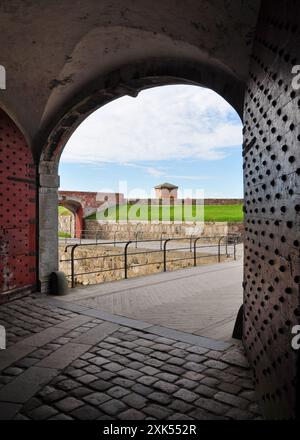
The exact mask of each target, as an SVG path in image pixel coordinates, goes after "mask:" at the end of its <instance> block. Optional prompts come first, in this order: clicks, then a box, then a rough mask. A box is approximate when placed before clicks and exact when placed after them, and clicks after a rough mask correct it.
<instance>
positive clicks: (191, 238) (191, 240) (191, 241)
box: [190, 234, 193, 252]
mask: <svg viewBox="0 0 300 440" xmlns="http://www.w3.org/2000/svg"><path fill="white" fill-rule="evenodd" d="M192 243H193V234H191V236H190V252H192V247H193V245H192Z"/></svg>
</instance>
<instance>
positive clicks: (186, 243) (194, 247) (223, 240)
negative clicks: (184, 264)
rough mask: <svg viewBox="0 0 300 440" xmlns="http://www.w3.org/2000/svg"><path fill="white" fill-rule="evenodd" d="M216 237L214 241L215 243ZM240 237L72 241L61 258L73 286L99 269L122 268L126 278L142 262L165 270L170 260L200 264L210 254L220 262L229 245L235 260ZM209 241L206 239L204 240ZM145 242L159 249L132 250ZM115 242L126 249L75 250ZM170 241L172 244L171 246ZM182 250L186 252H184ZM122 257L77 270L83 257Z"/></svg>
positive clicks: (227, 251) (100, 270)
mask: <svg viewBox="0 0 300 440" xmlns="http://www.w3.org/2000/svg"><path fill="white" fill-rule="evenodd" d="M201 240H202V244H200V241H201ZM213 241H215V243H213ZM239 241H240V237H239V235H226V236H225V235H224V236H220V237H202V236H198V237H194V236H191V237H190V238H188V237H180V238H165V239H162V236H161V238H160V239H158V240H152V239H149V240H139V241H138V240H137V238H136V239H135V240H128V241H115V240H113V241H107V242H104V243H103V242H102V243H76V244H69V245H67V246H66V247H65V252H66V253H67V252H68V251H69V250H70V258H67V259H62V260H60V262H64V263H70V268H71V271H70V273H69V274H66V276H67V277H68V278H70V279H71V287H72V288H74V287H75V286H76V277H78V276H81V275H89V274H96V273H102V272H107V271H117V270H121V271H123V273H124V278H125V279H127V278H128V276H129V270H130V269H133V268H136V267H142V266H149V265H153V264H155V265H162V267H163V271H164V272H166V271H167V269H168V263H174V262H176V261H188V260H192V262H193V263H192V264H193V266H194V267H196V266H197V262H198V260H199V259H200V258H208V257H217V259H218V262H219V263H220V262H221V258H222V256H223V255H224V256H226V257H229V256H230V255H231V254H230V249H231V248H232V255H233V259H234V260H236V245H237V243H238V242H239ZM174 242H182V243H183V247H182V246H180V247H170V244H171V243H174ZM205 242H206V243H205ZM138 243H139V244H142V243H146V244H147V243H148V244H151V245H153V244H154V243H157V244H158V248H157V249H149V248H146V247H144V249H145V250H144V251H142V250H141V249H143V248H142V247H139V250H134V251H133V252H130V245H132V244H135V249H137V244H138ZM116 244H118V245H120V246H121V247H123V246H124V248H122V250H123V252H120V253H112V254H110V253H109V254H105V255H96V256H94V255H93V256H84V257H78V258H75V252H76V250H77V249H78V248H82V247H86V248H88V247H89V246H105V247H106V246H108V247H112V249H114V248H115V247H116ZM168 245H169V247H168ZM214 248H215V249H216V252H215V253H214ZM222 248H224V250H225V252H224V253H222ZM200 249H202V250H203V249H209V251H206V252H207V253H206V254H204V255H203V254H202V253H201V254H200V253H199V250H200ZM183 251H185V252H186V253H185V254H184V253H183ZM171 252H182V257H181V256H180V257H179V258H172V259H168V253H171ZM154 253H158V254H162V260H160V261H153V262H148V261H147V262H146V263H136V264H133V263H130V262H129V257H133V256H137V255H143V254H145V255H149V254H154ZM114 257H119V258H121V260H122V261H123V264H122V265H121V266H120V267H110V268H107V269H104V268H100V269H99V270H93V271H90V272H76V271H75V262H76V261H82V260H104V259H105V258H110V259H111V258H114Z"/></svg>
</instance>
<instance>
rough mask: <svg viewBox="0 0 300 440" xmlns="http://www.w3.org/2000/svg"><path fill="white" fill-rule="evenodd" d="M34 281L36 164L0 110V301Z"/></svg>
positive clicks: (30, 285)
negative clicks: (4, 295)
mask: <svg viewBox="0 0 300 440" xmlns="http://www.w3.org/2000/svg"><path fill="white" fill-rule="evenodd" d="M35 284H36V172H35V166H34V162H33V158H32V154H31V150H30V148H29V147H28V145H27V144H26V141H25V139H24V136H23V135H22V133H21V132H20V130H19V129H18V128H17V127H16V125H15V124H14V123H13V121H12V120H11V119H10V118H9V117H8V116H7V115H6V114H5V113H4V112H3V111H0V301H1V297H2V295H3V294H6V293H11V294H12V293H17V292H22V291H25V290H33V289H34V288H35ZM2 298H3V297H2Z"/></svg>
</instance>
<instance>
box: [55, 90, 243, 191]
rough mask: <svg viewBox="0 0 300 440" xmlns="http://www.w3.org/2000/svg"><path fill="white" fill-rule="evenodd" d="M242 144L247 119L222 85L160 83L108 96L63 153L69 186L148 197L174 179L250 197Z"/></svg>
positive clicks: (185, 185) (64, 185)
mask: <svg viewBox="0 0 300 440" xmlns="http://www.w3.org/2000/svg"><path fill="white" fill-rule="evenodd" d="M241 145H242V123H241V121H240V119H239V117H238V115H237V113H236V112H235V110H233V109H232V107H231V106H230V105H229V104H228V103H227V102H226V101H225V100H224V99H223V98H221V97H220V96H219V95H217V94H216V93H215V92H213V91H211V90H209V89H204V88H201V87H197V86H187V85H177V86H164V87H156V88H153V89H149V90H145V91H143V92H141V93H140V94H139V96H138V97H137V98H131V97H128V96H126V97H123V98H120V99H118V100H116V101H114V102H112V103H110V104H107V105H106V106H104V107H102V108H101V109H99V110H97V111H96V112H94V113H93V114H92V115H90V116H89V117H88V118H87V119H86V120H85V121H84V122H83V123H82V124H81V125H80V126H79V127H78V128H77V130H76V131H75V132H74V133H73V135H72V136H71V138H70V140H69V141H68V143H67V145H66V147H65V150H64V152H63V155H62V158H61V162H60V170H59V171H60V178H61V189H64V190H77V191H114V192H115V191H121V192H125V196H127V197H128V196H129V197H147V196H151V195H152V196H153V192H152V191H153V187H154V186H155V185H157V184H159V183H162V182H165V181H167V182H171V183H174V184H176V185H178V186H179V188H180V190H181V193H182V194H181V195H185V196H188V197H196V196H197V194H201V193H202V191H204V197H242V196H243V186H242V146H241Z"/></svg>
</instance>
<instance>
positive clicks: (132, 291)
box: [58, 259, 243, 341]
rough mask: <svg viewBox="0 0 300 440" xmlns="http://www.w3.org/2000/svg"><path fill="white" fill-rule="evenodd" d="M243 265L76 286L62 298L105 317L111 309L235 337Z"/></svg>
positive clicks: (211, 335)
mask: <svg viewBox="0 0 300 440" xmlns="http://www.w3.org/2000/svg"><path fill="white" fill-rule="evenodd" d="M242 269H243V265H242V260H241V259H240V260H238V261H233V262H227V263H218V264H212V265H210V266H198V267H193V268H189V269H182V270H178V271H173V272H166V273H159V274H151V275H147V276H144V277H140V278H139V279H136V278H129V279H127V280H118V281H113V282H109V283H101V284H98V285H95V286H88V287H87V286H86V287H82V288H76V289H70V290H69V293H68V295H66V296H64V297H62V298H59V299H58V300H59V301H63V302H68V303H71V304H72V306H73V304H74V303H76V305H77V306H80V305H81V306H82V307H84V308H92V309H93V313H96V312H97V310H99V311H100V313H101V315H98V317H99V318H100V319H105V320H106V319H110V318H109V315H105V314H106V313H108V314H111V315H113V316H115V317H116V318H115V319H118V318H117V317H118V316H120V317H123V318H124V317H125V318H127V319H131V320H138V321H140V322H145V323H151V324H152V325H161V326H164V327H168V328H173V329H175V330H178V331H183V332H187V333H193V334H196V335H199V336H206V337H209V338H216V339H223V340H226V341H230V340H231V337H232V331H233V327H234V322H235V319H236V316H237V312H238V310H239V308H240V305H241V304H242V301H243V300H242V272H243V270H242ZM77 310H78V311H79V309H77ZM170 310H172V313H170ZM80 313H82V312H80ZM92 316H96V315H92ZM118 323H120V324H121V325H126V322H121V321H119V322H118ZM128 325H131V324H130V323H128Z"/></svg>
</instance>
